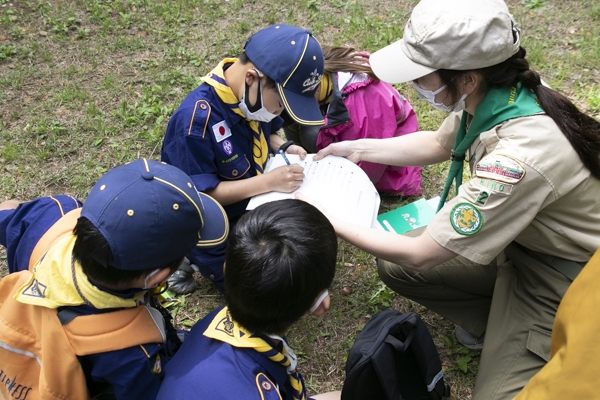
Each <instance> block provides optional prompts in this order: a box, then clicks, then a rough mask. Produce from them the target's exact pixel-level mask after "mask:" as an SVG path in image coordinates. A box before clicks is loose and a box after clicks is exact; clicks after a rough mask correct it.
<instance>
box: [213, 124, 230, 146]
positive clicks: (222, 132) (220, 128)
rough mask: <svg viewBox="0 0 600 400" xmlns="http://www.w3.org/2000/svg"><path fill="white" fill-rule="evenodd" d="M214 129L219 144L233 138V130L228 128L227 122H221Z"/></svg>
mask: <svg viewBox="0 0 600 400" xmlns="http://www.w3.org/2000/svg"><path fill="white" fill-rule="evenodd" d="M212 129H213V133H214V135H215V139H217V143H221V141H223V140H225V139H227V138H228V137H229V136H231V130H230V129H229V126H227V122H225V121H221V122H219V123H218V124H214V125H213V127H212Z"/></svg>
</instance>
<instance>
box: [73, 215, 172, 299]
mask: <svg viewBox="0 0 600 400" xmlns="http://www.w3.org/2000/svg"><path fill="white" fill-rule="evenodd" d="M73 234H74V235H75V236H76V239H75V245H74V246H73V259H74V261H77V262H79V264H81V268H82V269H83V272H84V273H85V274H86V275H87V277H88V278H90V279H91V280H92V281H94V282H96V283H99V284H101V285H106V286H107V287H108V288H111V287H116V286H118V285H120V284H127V283H130V282H132V281H133V280H135V279H137V278H139V277H141V276H144V275H146V274H148V273H149V272H150V271H152V270H154V269H157V268H159V269H162V268H169V269H171V271H175V270H176V269H177V267H178V266H179V265H180V264H181V258H183V255H181V257H179V258H178V259H176V260H174V261H173V262H171V263H169V264H167V265H163V266H154V267H153V266H148V268H144V269H140V270H124V269H117V268H114V267H110V266H105V265H108V264H111V263H113V261H114V258H113V254H112V251H111V249H110V246H109V245H108V242H107V241H106V239H105V238H104V236H102V234H101V233H100V231H99V230H98V229H97V228H96V227H95V226H94V225H93V224H92V223H91V222H90V221H89V220H88V219H87V218H85V217H79V218H78V219H77V224H76V225H75V228H74V229H73Z"/></svg>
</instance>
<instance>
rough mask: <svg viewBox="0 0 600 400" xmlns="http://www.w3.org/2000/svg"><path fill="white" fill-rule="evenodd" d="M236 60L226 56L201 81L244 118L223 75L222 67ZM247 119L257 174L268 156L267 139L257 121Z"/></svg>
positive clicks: (262, 168) (261, 169)
mask: <svg viewBox="0 0 600 400" xmlns="http://www.w3.org/2000/svg"><path fill="white" fill-rule="evenodd" d="M236 61H237V58H226V59H224V60H223V61H221V62H220V63H219V65H217V66H216V67H215V69H213V70H212V71H210V72H209V73H208V75H206V76H205V77H203V78H202V81H204V82H206V84H207V85H210V86H212V87H213V88H214V89H215V92H217V95H218V96H219V98H220V99H221V101H222V102H223V103H225V104H227V105H228V106H229V108H230V109H231V111H233V112H234V113H236V114H237V115H239V116H240V117H242V118H244V119H245V118H246V117H245V116H244V113H243V112H242V110H240V108H239V106H238V105H239V103H240V101H239V100H238V98H237V97H236V96H235V94H233V91H232V90H231V88H230V87H229V86H227V82H226V81H225V75H224V72H223V67H224V66H225V65H226V64H231V63H234V62H236ZM246 121H248V125H249V126H250V128H251V129H252V138H253V147H252V156H253V158H254V167H255V168H256V173H257V175H260V174H262V173H263V171H264V169H265V167H266V165H267V159H268V158H269V147H268V145H267V139H266V138H265V134H264V132H263V130H262V128H261V127H260V124H259V123H258V121H252V120H248V119H247V120H246Z"/></svg>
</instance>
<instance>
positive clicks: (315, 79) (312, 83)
mask: <svg viewBox="0 0 600 400" xmlns="http://www.w3.org/2000/svg"><path fill="white" fill-rule="evenodd" d="M322 78H323V75H321V74H319V72H317V70H316V68H315V70H314V71H313V72H311V73H310V78H308V79H307V80H305V81H304V82H302V87H303V88H304V89H303V90H302V93H304V92H308V91H312V90H315V89H316V87H317V86H318V85H319V83H321V79H322Z"/></svg>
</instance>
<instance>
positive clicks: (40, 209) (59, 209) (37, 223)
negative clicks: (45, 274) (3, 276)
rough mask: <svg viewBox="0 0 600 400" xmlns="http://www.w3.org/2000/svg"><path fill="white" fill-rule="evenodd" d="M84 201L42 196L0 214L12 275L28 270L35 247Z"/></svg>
mask: <svg viewBox="0 0 600 400" xmlns="http://www.w3.org/2000/svg"><path fill="white" fill-rule="evenodd" d="M81 204H82V203H81V201H79V200H78V199H76V198H74V197H71V196H67V195H58V196H51V197H40V198H38V199H35V200H31V201H29V202H27V203H23V204H20V205H19V206H18V207H17V208H15V209H12V210H2V211H0V244H1V245H3V246H4V247H6V256H7V261H8V269H9V271H10V272H17V271H23V270H26V269H27V268H28V267H29V259H30V257H31V253H32V252H33V249H34V248H35V245H36V244H37V242H38V241H39V240H40V238H41V237H42V236H43V235H44V233H46V231H47V230H48V229H50V227H51V226H52V225H54V223H55V222H56V221H58V220H59V219H60V218H61V217H63V216H64V215H65V214H66V213H68V212H69V211H72V210H74V209H75V208H79V207H81Z"/></svg>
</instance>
